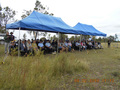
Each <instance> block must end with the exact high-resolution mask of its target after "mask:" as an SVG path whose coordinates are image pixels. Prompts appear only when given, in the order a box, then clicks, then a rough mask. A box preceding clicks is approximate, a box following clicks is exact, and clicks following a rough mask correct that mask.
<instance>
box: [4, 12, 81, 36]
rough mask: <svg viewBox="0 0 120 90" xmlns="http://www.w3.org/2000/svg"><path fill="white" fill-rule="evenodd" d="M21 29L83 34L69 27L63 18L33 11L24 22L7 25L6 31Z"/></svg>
mask: <svg viewBox="0 0 120 90" xmlns="http://www.w3.org/2000/svg"><path fill="white" fill-rule="evenodd" d="M19 28H21V30H32V31H44V32H61V33H65V34H83V33H82V32H78V31H77V30H75V29H74V28H72V27H71V26H69V25H67V24H66V23H65V22H64V21H63V20H62V19H61V18H58V17H53V16H50V15H45V14H42V13H39V12H36V11H33V12H32V13H31V14H30V15H29V16H28V17H26V18H24V19H23V20H20V21H18V22H15V23H12V24H7V25H6V29H19Z"/></svg>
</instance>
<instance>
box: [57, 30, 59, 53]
mask: <svg viewBox="0 0 120 90" xmlns="http://www.w3.org/2000/svg"><path fill="white" fill-rule="evenodd" d="M58 44H59V32H58V41H57V54H58V48H59V45H58Z"/></svg>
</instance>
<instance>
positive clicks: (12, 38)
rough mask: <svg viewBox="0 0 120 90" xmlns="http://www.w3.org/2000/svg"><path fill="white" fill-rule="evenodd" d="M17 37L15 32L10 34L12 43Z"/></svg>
mask: <svg viewBox="0 0 120 90" xmlns="http://www.w3.org/2000/svg"><path fill="white" fill-rule="evenodd" d="M14 39H15V36H14V35H13V32H10V41H14Z"/></svg>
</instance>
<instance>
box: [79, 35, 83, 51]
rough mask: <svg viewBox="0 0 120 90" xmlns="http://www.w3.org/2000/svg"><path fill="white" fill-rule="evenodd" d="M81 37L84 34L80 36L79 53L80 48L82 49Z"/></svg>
mask: <svg viewBox="0 0 120 90" xmlns="http://www.w3.org/2000/svg"><path fill="white" fill-rule="evenodd" d="M81 36H82V34H81V35H80V46H79V51H80V48H81Z"/></svg>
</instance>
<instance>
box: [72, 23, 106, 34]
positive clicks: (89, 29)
mask: <svg viewBox="0 0 120 90" xmlns="http://www.w3.org/2000/svg"><path fill="white" fill-rule="evenodd" d="M73 28H75V29H76V30H77V31H78V32H79V31H80V32H84V33H85V34H83V35H92V36H106V34H105V33H102V32H100V31H98V30H97V29H95V28H94V27H93V26H92V25H87V24H82V23H77V24H76V25H75V26H74V27H73Z"/></svg>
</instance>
